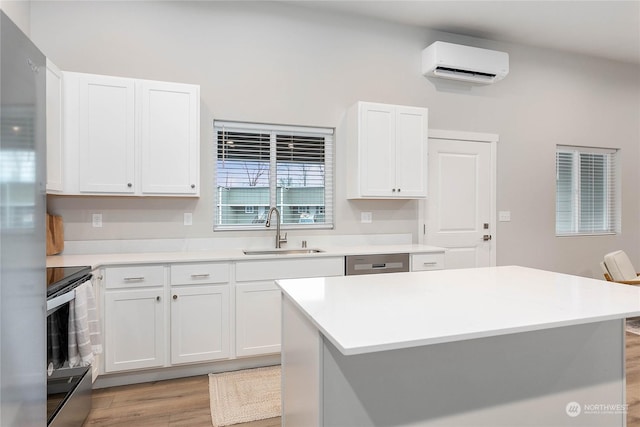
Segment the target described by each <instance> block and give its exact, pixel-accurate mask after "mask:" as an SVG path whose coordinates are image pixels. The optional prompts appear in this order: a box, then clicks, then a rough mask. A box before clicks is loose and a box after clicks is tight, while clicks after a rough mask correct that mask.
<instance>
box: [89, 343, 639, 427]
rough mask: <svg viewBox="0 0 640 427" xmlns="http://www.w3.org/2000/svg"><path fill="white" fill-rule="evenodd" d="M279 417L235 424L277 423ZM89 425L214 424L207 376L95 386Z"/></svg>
mask: <svg viewBox="0 0 640 427" xmlns="http://www.w3.org/2000/svg"><path fill="white" fill-rule="evenodd" d="M626 350H627V351H626V360H627V403H628V404H629V411H628V413H627V426H628V427H640V335H634V334H631V333H627V349H626ZM279 425H280V418H271V419H268V420H263V421H255V422H251V423H244V424H236V425H235V426H238V427H276V426H279ZM84 426H85V427H90V426H135V427H140V426H149V427H151V426H153V427H178V426H180V427H196V426H197V427H211V426H212V424H211V414H210V412H209V379H208V377H207V376H199V377H191V378H181V379H177V380H168V381H157V382H153V383H146V384H136V385H130V386H123V387H111V388H105V389H99V390H94V392H93V409H92V410H91V413H90V414H89V418H88V419H87V421H86V422H85V424H84Z"/></svg>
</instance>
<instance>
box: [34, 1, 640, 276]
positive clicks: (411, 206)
mask: <svg viewBox="0 0 640 427" xmlns="http://www.w3.org/2000/svg"><path fill="white" fill-rule="evenodd" d="M31 34H32V38H33V40H34V42H35V43H36V44H37V45H38V46H39V47H40V48H41V50H42V51H43V52H44V53H45V54H47V55H48V56H49V57H50V58H51V59H52V60H53V61H54V62H55V63H56V64H57V65H58V66H59V67H60V68H62V69H63V70H70V71H80V72H89V73H100V74H113V75H122V76H130V77H139V78H148V79H157V80H168V81H181V82H188V83H197V84H200V85H201V95H202V100H201V110H202V113H201V123H202V135H201V141H202V165H201V170H202V178H201V179H202V181H201V189H202V191H201V194H202V196H201V197H200V199H197V200H194V199H178V200H174V199H166V198H157V199H156V198H146V199H127V198H96V197H49V206H50V211H51V212H53V213H57V214H62V215H63V216H64V219H65V232H66V236H65V237H66V239H67V240H93V239H119V238H120V239H122V238H124V239H133V238H182V237H190V238H192V237H216V236H218V235H221V236H225V237H228V236H230V235H242V236H246V235H247V234H246V233H236V234H233V233H232V234H229V233H228V232H227V233H214V232H213V231H212V227H213V224H212V218H213V203H214V201H213V197H212V196H213V192H214V182H213V148H214V147H213V132H212V129H211V123H212V120H213V119H214V118H217V119H228V120H243V121H257V122H272V123H291V124H306V125H317V126H331V127H336V128H337V134H336V156H337V160H336V163H337V164H336V183H337V189H336V228H335V230H333V231H332V232H331V233H334V234H360V233H415V231H416V230H417V221H418V219H417V204H416V202H413V201H405V202H403V201H395V202H394V201H383V202H373V201H347V200H346V199H345V192H344V186H343V185H341V182H343V181H344V176H345V169H346V168H347V167H348V165H346V164H345V162H344V153H345V144H346V143H347V142H346V141H345V138H344V114H345V111H346V109H347V108H348V106H349V105H351V104H352V103H354V102H355V101H357V100H366V101H376V102H387V103H395V104H407V105H416V106H423V107H428V108H429V112H430V117H429V120H430V126H431V127H433V128H439V129H453V130H465V131H475V132H490V133H497V134H499V135H500V142H499V147H498V194H497V202H498V206H497V208H498V210H510V211H511V213H512V220H511V222H508V223H498V224H497V227H498V236H499V246H498V254H497V260H498V264H500V265H505V264H521V265H527V266H533V267H541V268H547V269H551V270H557V271H563V272H569V273H576V274H582V275H587V276H591V275H593V276H598V277H599V276H600V273H599V271H598V264H597V263H598V262H599V261H600V260H601V259H602V255H603V254H604V253H605V252H607V251H609V250H613V249H617V248H623V249H625V250H626V251H628V253H629V255H630V256H631V258H632V260H634V262H636V263H637V265H640V256H639V255H640V246H639V245H638V237H640V228H639V227H638V224H637V223H638V218H639V217H640V215H639V210H640V200H639V197H638V194H637V191H636V188H637V183H638V180H639V178H640V177H639V176H638V172H637V169H638V168H637V166H636V165H637V163H638V160H639V146H640V144H639V142H640V124H639V117H640V70H639V69H638V66H637V65H636V66H634V65H631V64H624V63H616V62H611V61H605V60H599V59H595V58H590V57H586V56H578V55H572V54H567V53H561V52H556V51H550V50H543V49H537V48H532V47H526V46H522V45H513V44H506V43H498V42H492V41H488V40H479V39H469V38H465V37H461V36H456V35H453V34H443V33H438V32H436V31H431V30H428V29H421V28H417V27H404V26H400V25H396V24H389V23H383V22H380V21H376V20H372V19H367V18H356V17H346V16H341V15H337V14H333V13H331V12H318V11H313V10H309V9H307V8H305V7H304V6H299V5H295V4H283V3H270V2H267V3H253V2H186V1H180V2H91V1H86V2H56V1H42V2H41V1H33V2H32V5H31ZM435 40H445V41H453V42H463V43H468V44H470V45H475V46H479V47H488V48H494V49H499V50H504V51H507V52H508V53H509V54H510V59H511V60H510V65H511V72H510V74H509V76H508V77H507V78H506V79H505V80H504V81H502V82H500V83H498V84H496V85H492V86H487V87H475V88H473V89H472V90H470V91H465V90H461V89H459V88H457V89H456V88H454V89H451V88H449V89H447V88H440V89H437V88H436V87H434V85H433V83H432V82H430V81H429V80H427V79H425V78H424V77H422V76H421V74H420V53H421V51H422V49H423V48H424V47H426V46H428V45H429V44H430V43H431V42H433V41H435ZM588 42H589V40H588V35H585V43H588ZM556 144H578V145H586V146H604V147H616V148H620V149H621V150H622V177H623V219H622V221H623V233H622V234H621V235H618V236H607V237H584V238H556V237H555V235H554V222H555V169H554V168H555V163H554V162H555V145H556ZM361 211H371V212H373V218H374V221H373V223H372V224H360V223H359V218H360V212H361ZM93 212H102V213H103V218H104V223H105V226H104V227H103V228H102V229H94V228H91V225H90V224H91V213H93ZM183 212H193V213H194V226H192V227H184V226H183V225H182V214H183ZM265 233H266V232H265ZM265 233H260V234H261V235H265ZM308 234H313V233H308ZM415 240H417V236H416V237H415Z"/></svg>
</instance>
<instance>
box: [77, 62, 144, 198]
mask: <svg viewBox="0 0 640 427" xmlns="http://www.w3.org/2000/svg"><path fill="white" fill-rule="evenodd" d="M78 79H79V81H78V84H79V86H78V90H79V94H78V96H79V99H78V105H79V122H78V126H79V147H78V148H79V160H80V164H79V168H80V177H79V179H80V182H79V188H80V192H90V193H123V194H127V193H133V192H134V191H135V182H134V168H135V145H134V144H135V117H134V114H135V113H134V111H135V81H134V80H133V79H126V78H120V77H110V76H99V75H92V74H80V75H79V77H78Z"/></svg>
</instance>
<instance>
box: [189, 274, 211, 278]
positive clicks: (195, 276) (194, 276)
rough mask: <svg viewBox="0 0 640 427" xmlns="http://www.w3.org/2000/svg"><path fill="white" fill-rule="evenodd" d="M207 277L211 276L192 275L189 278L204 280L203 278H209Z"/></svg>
mask: <svg viewBox="0 0 640 427" xmlns="http://www.w3.org/2000/svg"><path fill="white" fill-rule="evenodd" d="M209 276H211V274H209V273H203V274H192V275H191V278H193V279H204V278H206V277H209Z"/></svg>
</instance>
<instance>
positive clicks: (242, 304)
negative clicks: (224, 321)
mask: <svg viewBox="0 0 640 427" xmlns="http://www.w3.org/2000/svg"><path fill="white" fill-rule="evenodd" d="M280 300H281V295H280V288H278V286H276V284H275V283H274V282H273V281H269V282H262V283H247V284H238V285H236V355H237V356H255V355H259V354H269V353H279V352H280V343H281V339H280V329H281V328H280V316H281V310H280Z"/></svg>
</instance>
